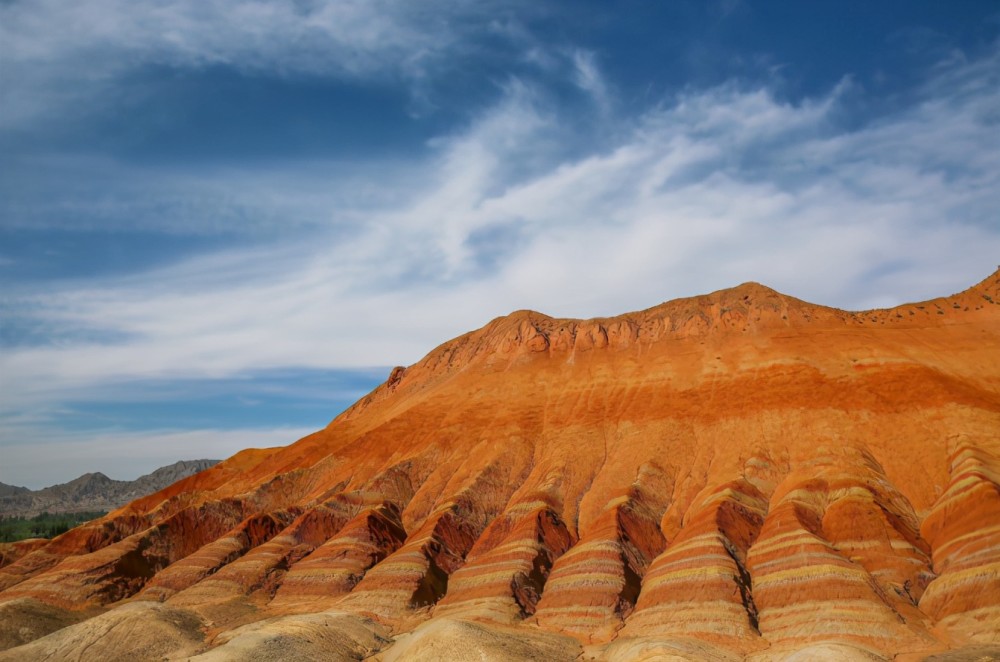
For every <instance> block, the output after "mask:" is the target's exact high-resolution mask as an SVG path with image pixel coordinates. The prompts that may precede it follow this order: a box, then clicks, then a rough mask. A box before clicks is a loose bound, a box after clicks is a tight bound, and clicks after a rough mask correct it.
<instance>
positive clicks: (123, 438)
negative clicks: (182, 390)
mask: <svg viewBox="0 0 1000 662" xmlns="http://www.w3.org/2000/svg"><path fill="white" fill-rule="evenodd" d="M311 432H314V430H309V429H303V428H274V429H258V428H253V429H247V430H231V429H230V430H211V429H203V430H181V431H175V430H144V431H142V432H141V433H136V432H103V433H96V434H86V435H84V434H80V435H67V434H61V435H60V434H59V433H55V435H56V436H55V438H53V434H54V433H53V431H52V430H51V429H45V430H42V431H38V433H36V434H32V433H31V432H29V431H25V430H18V431H17V432H16V433H17V434H19V435H22V438H29V437H36V436H37V437H39V439H34V438H33V439H32V440H31V441H29V442H24V443H9V444H4V446H3V449H4V450H3V453H4V461H3V463H0V482H3V483H7V484H8V485H19V486H22V487H30V488H32V489H40V488H42V487H48V486H50V485H54V484H58V483H64V482H67V481H70V480H73V479H74V478H76V477H77V476H80V475H82V474H85V473H88V472H98V471H99V472H101V473H103V474H105V475H107V476H108V477H109V478H113V479H115V480H134V479H136V478H138V477H139V476H142V475H144V474H147V473H149V472H151V471H153V470H155V469H157V468H159V467H162V466H165V465H168V464H173V463H174V462H177V461H178V460H181V459H184V460H200V459H206V460H222V459H225V458H227V457H230V456H231V455H234V454H235V453H237V452H239V451H241V450H243V449H245V448H270V447H273V446H285V445H287V444H289V443H292V442H293V441H296V440H297V439H300V438H301V437H304V436H305V435H307V434H310V433H311ZM0 433H2V434H3V436H4V438H9V437H10V436H11V435H12V431H10V430H8V429H0ZM43 435H44V436H43ZM42 439H44V440H42Z"/></svg>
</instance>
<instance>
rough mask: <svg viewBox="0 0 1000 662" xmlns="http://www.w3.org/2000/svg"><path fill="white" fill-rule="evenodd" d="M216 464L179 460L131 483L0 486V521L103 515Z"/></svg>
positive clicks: (99, 480)
mask: <svg viewBox="0 0 1000 662" xmlns="http://www.w3.org/2000/svg"><path fill="white" fill-rule="evenodd" d="M218 463H219V460H182V461H180V462H175V463H174V464H171V465H168V466H165V467H160V468H159V469H157V470H156V471H153V472H152V473H149V474H146V475H145V476H140V477H139V478H136V479H135V480H113V479H111V478H108V477H107V476H105V475H104V474H102V473H100V472H97V473H88V474H83V475H82V476H80V477H79V478H76V479H74V480H71V481H69V482H68V483H61V484H59V485H52V486H51V487H46V488H44V489H41V490H29V489H28V488H26V487H16V486H13V485H5V484H4V483H0V517H15V516H16V517H35V516H36V515H39V514H41V513H43V512H48V513H53V514H55V513H77V512H84V511H103V512H107V511H109V510H114V509H115V508H119V507H121V506H124V505H125V504H126V503H128V502H130V501H134V500H135V499H138V498H139V497H144V496H146V495H148V494H152V493H154V492H157V491H159V490H162V489H163V488H164V487H167V486H168V485H171V484H173V483H175V482H177V481H178V480H181V479H182V478H187V477H188V476H190V475H192V474H196V473H198V472H199V471H204V470H205V469H208V468H209V467H212V466H215V465H216V464H218Z"/></svg>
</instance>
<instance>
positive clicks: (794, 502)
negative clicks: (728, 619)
mask: <svg viewBox="0 0 1000 662" xmlns="http://www.w3.org/2000/svg"><path fill="white" fill-rule="evenodd" d="M818 450H819V454H818V456H817V457H816V458H815V459H814V460H812V461H810V462H808V463H807V464H806V465H805V466H803V467H801V468H799V469H798V470H794V471H792V472H791V473H790V474H789V476H788V477H787V478H786V479H785V480H784V481H783V483H782V484H781V485H779V486H778V488H777V490H776V491H775V495H774V496H773V497H772V500H771V507H770V510H769V512H768V515H767V517H766V518H765V520H764V524H763V526H762V528H761V532H760V535H759V537H758V539H757V541H756V542H755V543H754V544H753V545H752V546H751V548H750V552H749V554H748V559H747V567H748V569H749V571H750V574H751V577H752V580H753V592H754V601H755V604H756V606H757V610H758V624H759V628H760V632H761V634H762V635H763V636H764V637H765V638H767V639H769V640H771V641H775V642H781V644H782V646H787V647H796V646H798V647H802V646H804V645H805V644H806V642H815V641H817V640H818V641H825V642H837V643H844V644H850V645H855V646H858V647H861V648H863V649H867V650H870V651H872V652H876V653H879V652H881V653H884V652H888V651H896V650H900V649H907V648H911V647H912V648H919V647H920V646H921V645H924V646H926V645H927V644H929V643H930V637H928V636H927V635H926V633H925V632H924V630H923V629H922V628H921V627H920V624H919V623H912V622H908V621H907V619H906V616H905V615H904V612H901V611H900V610H899V607H900V606H901V605H907V604H911V602H910V601H909V599H908V598H906V597H904V596H901V595H899V594H897V593H896V592H895V591H893V592H892V593H891V594H887V592H886V591H885V590H884V589H883V588H882V585H880V583H879V582H878V581H876V579H875V578H874V577H873V576H872V575H871V574H870V573H869V570H868V569H867V568H866V567H865V562H866V561H867V563H868V564H869V566H870V567H871V568H872V569H873V570H881V569H883V568H889V569H891V570H892V571H893V572H894V573H896V575H895V576H896V577H898V576H899V573H902V574H903V575H908V574H912V573H913V571H914V570H915V569H916V570H917V572H918V573H919V555H917V557H916V558H917V559H918V563H917V564H916V568H914V567H908V566H911V564H909V562H908V561H912V560H913V554H914V550H913V548H912V543H911V542H907V543H906V545H905V546H901V545H899V544H898V543H899V541H905V536H906V535H910V536H912V535H913V532H912V529H911V528H910V527H908V526H906V525H905V521H906V515H907V513H906V512H903V513H899V512H896V511H895V510H894V505H897V506H898V504H896V503H895V501H894V498H895V492H894V491H890V493H889V494H888V495H887V494H885V493H884V492H883V490H882V489H880V488H882V484H883V483H884V481H872V480H871V476H870V472H872V471H873V469H872V462H873V461H872V460H871V458H870V456H869V455H868V454H867V453H866V452H864V451H860V450H857V449H854V448H850V447H848V448H836V449H834V448H821V449H818ZM859 503H860V504H861V507H860V508H859ZM873 505H874V506H875V508H876V509H877V511H878V512H875V511H872V510H871V509H870V508H871V506H873ZM859 510H860V511H861V512H860V513H859V512H857V511H859ZM841 516H847V517H855V516H858V518H859V520H860V525H861V528H862V529H865V528H868V527H870V528H869V529H868V530H869V532H870V531H871V530H872V529H874V530H877V531H878V537H879V538H881V539H882V541H884V543H880V542H879V540H878V538H867V537H866V540H872V541H873V542H875V543H876V544H875V545H874V546H872V547H873V548H878V547H879V546H881V548H882V551H883V552H884V554H889V555H893V554H894V553H895V552H894V550H893V546H892V542H893V540H896V541H897V549H900V548H901V550H902V551H903V552H904V553H905V554H906V555H908V560H904V561H903V562H902V564H898V565H897V564H895V563H892V564H885V563H884V554H883V556H881V557H880V556H879V555H876V554H866V555H865V556H856V555H851V551H852V550H855V551H856V550H857V548H858V547H861V546H859V545H858V544H857V541H854V540H846V541H843V542H844V543H845V549H844V550H841V549H839V548H838V546H837V544H836V542H835V541H831V540H830V538H829V537H828V536H830V534H829V533H828V532H830V531H832V532H834V535H833V536H832V537H833V538H834V540H836V539H837V537H838V535H839V534H838V533H837V532H839V531H841V529H840V525H839V524H838V522H837V518H838V517H841ZM894 523H903V525H902V526H901V528H902V529H903V533H901V532H900V531H899V530H898V529H896V528H895V527H894V526H893V524H894ZM890 534H891V535H890ZM863 547H868V546H867V545H864V546H863ZM867 551H870V550H866V552H867ZM900 565H901V566H902V567H901V568H900V567H899V566H900ZM892 577H893V575H892V574H889V575H888V576H887V577H885V578H884V579H883V581H891V578H892ZM908 613H910V614H911V615H912V613H913V612H908Z"/></svg>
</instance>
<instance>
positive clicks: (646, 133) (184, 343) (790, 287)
mask: <svg viewBox="0 0 1000 662" xmlns="http://www.w3.org/2000/svg"><path fill="white" fill-rule="evenodd" d="M992 57H994V58H995V57H996V56H995V55H994V56H992ZM981 66H984V65H983V63H982V62H973V63H953V64H951V65H948V66H946V67H944V68H943V69H942V70H941V71H940V72H939V73H938V74H937V77H936V78H935V79H934V80H933V81H932V82H931V83H929V84H928V87H927V90H926V92H925V94H926V97H925V98H924V99H923V101H922V102H921V103H919V104H916V105H915V106H914V107H912V108H910V109H908V110H906V111H904V112H901V113H899V114H897V115H895V116H893V117H888V118H882V119H881V120H879V121H878V122H874V123H872V124H871V125H867V126H862V127H859V128H853V129H845V128H842V127H840V126H839V125H838V123H837V119H836V116H837V112H838V105H839V104H840V103H841V97H842V96H844V95H847V94H852V93H853V92H852V91H851V90H850V89H849V87H843V86H841V87H838V88H837V89H834V90H832V91H830V92H829V94H827V95H826V96H824V97H823V98H819V99H815V100H811V101H806V102H803V103H801V104H790V103H786V102H782V101H779V100H778V99H777V98H776V97H775V96H773V95H772V94H771V93H770V92H769V91H768V90H766V89H760V88H750V89H744V88H742V87H740V86H737V85H726V86H722V87H719V88H714V89H711V90H707V91H702V92H693V93H686V94H682V95H680V96H678V97H676V98H675V99H674V100H672V101H671V102H669V103H665V104H664V105H663V106H662V107H660V108H658V109H655V110H653V111H651V112H649V113H646V114H645V115H644V116H642V117H641V118H640V119H639V120H637V121H635V122H634V123H633V124H632V126H631V128H630V129H629V130H628V131H627V132H624V133H623V135H624V137H623V138H621V139H620V140H619V141H618V142H617V143H616V144H614V145H613V146H612V147H610V148H608V149H605V150H603V151H600V152H596V153H591V154H588V155H586V156H584V157H579V158H566V157H565V152H564V151H562V150H563V146H562V145H561V144H560V140H563V139H564V135H565V134H564V131H565V129H566V123H565V122H564V121H563V118H561V117H560V116H559V114H558V111H557V109H555V108H552V107H549V106H546V105H545V101H544V97H541V96H538V95H534V94H532V92H531V90H530V89H529V88H527V87H525V86H524V85H520V84H518V85H512V86H511V87H510V88H509V89H508V90H507V93H506V94H505V97H504V99H503V100H502V101H501V102H500V103H499V104H497V105H496V106H494V107H493V108H491V109H489V110H488V111H486V112H485V113H483V114H482V115H481V116H480V118H479V119H478V120H477V121H476V122H475V123H473V124H472V125H471V126H469V127H468V128H467V129H466V130H464V131H461V132H459V133H457V134H454V135H451V136H446V137H442V138H441V139H439V140H438V141H437V142H436V143H435V146H434V151H433V154H432V155H431V156H430V157H428V158H427V160H425V161H421V162H418V163H414V164H412V165H411V166H410V168H409V169H408V168H406V167H403V168H400V169H399V170H398V171H397V172H395V173H392V174H391V175H387V176H386V177H385V178H384V179H383V181H382V185H383V187H384V188H385V189H386V190H387V191H391V193H389V194H387V196H386V198H385V199H384V200H381V201H379V200H373V201H369V204H366V205H359V206H357V207H354V208H350V207H349V208H346V209H338V210H330V213H331V214H332V215H338V216H339V218H340V219H341V222H342V223H343V224H344V225H345V226H346V227H348V228H349V231H347V232H334V231H332V230H330V229H329V228H320V229H318V230H315V231H314V232H312V233H310V234H308V235H307V236H306V237H307V238H306V240H296V241H289V242H287V243H285V244H282V245H279V246H278V247H273V246H272V245H268V246H266V247H263V246H261V247H253V248H245V249H233V250H228V251H223V252H217V253H209V254H207V255H204V256H202V257H199V258H196V259H191V260H186V261H182V262H180V263H178V264H176V265H173V266H171V267H168V268H163V269H157V270H153V271H150V272H148V273H139V274H136V275H134V276H131V277H128V278H125V279H118V280H116V281H114V282H95V283H94V284H93V285H92V286H90V287H86V286H76V287H69V288H66V289H65V290H64V291H62V292H60V293H58V294H55V295H49V294H45V295H32V296H28V297H26V298H25V300H24V306H23V308H21V310H20V312H19V313H18V314H21V315H24V316H26V317H41V318H44V319H46V320H48V323H50V324H53V325H60V324H63V325H71V326H83V327H88V328H95V329H99V330H100V329H103V330H105V331H107V332H108V333H109V334H117V335H118V336H119V337H122V338H126V339H127V340H124V341H122V342H111V343H108V344H101V345H93V344H74V343H70V344H68V345H66V346H63V347H47V346H37V347H21V348H16V349H15V350H13V351H11V352H8V353H6V355H5V356H4V357H3V359H2V364H3V369H4V372H5V374H15V375H20V376H21V378H20V380H19V382H20V383H21V384H30V383H32V381H34V382H36V383H37V387H38V388H44V386H42V384H44V383H46V382H49V381H52V380H55V381H58V382H65V381H67V380H69V381H76V382H78V383H80V384H81V385H84V384H88V383H91V382H92V381H95V380H96V381H101V380H106V379H115V378H132V377H136V376H139V375H147V376H153V375H164V376H166V375H173V376H177V375H196V374H210V375H216V376H217V375H223V374H231V373H235V372H239V371H241V370H247V369H249V368H251V367H254V366H257V367H269V366H282V365H295V366H331V367H332V366H355V367H357V366H364V365H373V364H383V365H384V364H387V363H408V362H412V361H414V360H416V359H417V358H419V357H420V355H421V354H422V353H423V352H425V351H426V350H428V349H430V348H431V347H432V346H433V345H435V344H437V343H438V342H440V341H442V340H444V339H445V338H447V337H450V336H452V335H456V334H458V333H460V332H462V331H465V330H467V329H468V328H471V327H474V326H477V325H479V324H481V323H483V322H485V321H486V320H488V319H489V318H491V317H493V316H495V315H497V314H500V313H503V312H506V311H508V310H512V309H516V308H522V307H525V306H531V307H535V308H538V309H541V310H544V311H547V312H550V313H554V314H564V315H598V314H612V313H616V312H621V310H623V309H626V308H640V307H645V306H648V305H653V304H655V303H657V302H659V301H661V300H664V299H666V298H670V297H673V296H681V295H687V294H692V293H695V292H698V291H702V290H705V289H710V288H714V287H723V286H727V285H731V284H734V283H737V282H740V281H743V280H749V279H756V280H761V281H764V282H767V283H768V284H771V285H773V286H775V287H778V288H780V289H783V290H785V291H788V292H790V293H792V294H795V295H798V296H802V297H804V298H809V299H814V300H819V301H822V302H824V303H832V304H836V305H841V306H846V307H850V308H864V307H867V306H875V305H882V304H888V303H892V302H895V301H898V300H899V298H900V297H903V296H906V295H911V296H912V294H913V293H917V294H919V295H921V296H933V295H938V294H944V293H947V292H949V291H952V290H954V289H957V288H959V287H962V286H965V285H968V284H970V283H971V282H972V280H974V278H975V277H976V276H982V275H984V274H983V273H982V272H983V271H984V270H985V269H987V268H989V267H991V266H992V263H993V262H994V257H995V255H997V254H1000V252H998V249H1000V226H998V223H997V221H996V217H995V211H994V210H995V209H996V208H997V205H998V202H1000V199H998V195H1000V194H998V191H1000V154H998V153H997V152H994V151H991V150H984V149H981V148H980V147H979V146H981V145H983V144H988V143H989V141H990V140H991V139H992V136H993V135H994V133H993V130H994V129H995V124H994V122H995V119H994V118H992V116H991V115H989V114H988V113H984V112H983V110H984V109H986V108H990V107H997V104H998V103H1000V93H998V92H997V89H998V88H994V87H991V86H989V85H979V86H978V87H970V86H969V85H968V84H967V82H966V79H967V73H968V71H967V69H968V67H981ZM976 80H978V78H977V79H976ZM956 87H957V88H958V89H957V90H956V89H955V88H956ZM512 164H516V165H521V164H530V165H526V166H525V167H524V170H523V171H521V170H519V168H517V167H512ZM525 173H527V174H525ZM330 190H331V191H334V192H336V191H337V183H336V182H333V181H332V182H331V183H330ZM345 199H346V198H345ZM320 206H321V205H320ZM264 213H266V209H265V211H264ZM483 237H488V238H491V239H490V240H486V241H484V240H483ZM706 265H711V266H710V268H706ZM886 265H888V266H886ZM873 274H875V275H873ZM22 388H23V387H22ZM8 396H9V397H13V394H8Z"/></svg>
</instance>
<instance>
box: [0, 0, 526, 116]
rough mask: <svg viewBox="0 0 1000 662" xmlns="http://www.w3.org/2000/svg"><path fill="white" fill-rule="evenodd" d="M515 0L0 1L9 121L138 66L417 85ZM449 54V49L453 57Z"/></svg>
mask: <svg viewBox="0 0 1000 662" xmlns="http://www.w3.org/2000/svg"><path fill="white" fill-rule="evenodd" d="M513 1H514V0H489V1H483V0H480V1H478V2H471V1H466V0H460V1H458V2H450V1H445V0H428V1H424V2H420V3H413V2H408V1H406V0H337V1H336V2H312V1H309V0H306V1H295V0H251V1H244V0H163V1H162V2H139V3H136V2H130V1H129V0H80V1H77V2H70V3H67V2H62V1H61V0H11V1H9V2H3V3H0V61H2V62H3V63H4V87H5V88H7V89H5V94H4V97H5V98H4V112H3V116H2V118H0V119H2V122H3V123H4V124H7V125H15V126H16V125H18V124H22V123H26V122H33V121H38V119H39V118H38V115H39V114H41V115H43V117H44V116H45V115H47V114H49V113H51V112H52V111H55V110H57V109H58V110H65V109H66V108H69V109H70V110H71V111H72V112H73V113H76V112H78V111H79V104H80V103H81V102H82V101H84V100H85V101H86V102H87V103H100V101H101V99H102V97H105V96H108V95H109V93H111V91H112V90H113V94H111V96H113V97H114V98H116V99H118V100H120V98H121V97H123V96H127V95H128V94H130V93H131V91H130V90H129V89H128V87H127V86H125V87H122V86H121V85H120V84H119V79H121V78H122V77H123V76H125V75H126V74H128V72H130V71H133V70H135V69H137V68H139V67H143V66H168V67H178V68H201V67H208V66H225V67H231V68H234V69H237V70H242V71H246V72H250V73H261V72H264V73H268V74H272V75H274V74H277V75H316V76H334V77H341V78H348V79H359V78H360V79H368V78H375V79H382V80H387V79H402V80H405V81H409V83H410V84H412V85H418V84H419V83H420V81H422V80H423V79H424V78H426V77H427V76H428V74H429V71H430V70H431V69H433V68H434V67H435V66H438V65H442V64H444V65H447V64H448V62H447V57H451V58H454V57H462V56H463V55H469V54H470V53H472V52H474V50H475V49H476V48H477V47H478V46H477V45H476V43H475V42H476V39H475V36H476V35H481V34H483V33H484V32H486V31H487V30H490V25H491V23H492V22H493V18H492V17H493V16H496V15H497V14H499V13H501V10H502V9H503V8H504V7H506V6H508V5H511V4H512V2H513ZM446 56H447V57H446Z"/></svg>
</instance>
